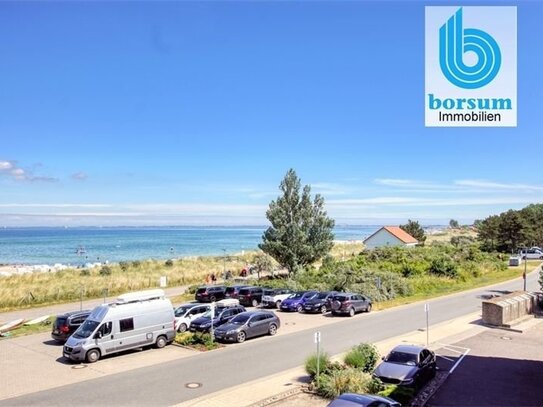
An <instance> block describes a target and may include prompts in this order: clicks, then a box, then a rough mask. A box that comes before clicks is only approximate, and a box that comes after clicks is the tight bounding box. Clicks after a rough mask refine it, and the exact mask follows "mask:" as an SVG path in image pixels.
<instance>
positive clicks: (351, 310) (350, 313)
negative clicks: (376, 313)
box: [349, 308, 354, 317]
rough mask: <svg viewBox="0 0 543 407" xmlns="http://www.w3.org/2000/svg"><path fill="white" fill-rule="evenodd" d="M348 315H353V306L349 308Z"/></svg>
mask: <svg viewBox="0 0 543 407" xmlns="http://www.w3.org/2000/svg"><path fill="white" fill-rule="evenodd" d="M349 316H350V317H354V308H350V309H349Z"/></svg>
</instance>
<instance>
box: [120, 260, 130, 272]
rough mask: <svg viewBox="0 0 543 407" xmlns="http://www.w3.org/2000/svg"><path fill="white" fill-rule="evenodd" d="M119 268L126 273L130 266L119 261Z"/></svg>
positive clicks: (125, 262)
mask: <svg viewBox="0 0 543 407" xmlns="http://www.w3.org/2000/svg"><path fill="white" fill-rule="evenodd" d="M119 267H120V268H121V270H122V271H127V270H128V268H129V267H130V264H129V263H128V262H127V261H121V262H119Z"/></svg>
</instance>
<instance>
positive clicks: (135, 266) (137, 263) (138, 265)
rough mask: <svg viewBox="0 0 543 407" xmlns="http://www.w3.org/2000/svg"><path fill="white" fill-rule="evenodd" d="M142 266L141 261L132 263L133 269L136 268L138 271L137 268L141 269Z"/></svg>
mask: <svg viewBox="0 0 543 407" xmlns="http://www.w3.org/2000/svg"><path fill="white" fill-rule="evenodd" d="M140 266H141V261H139V260H134V261H133V262H132V267H134V268H136V269H137V268H139V267H140Z"/></svg>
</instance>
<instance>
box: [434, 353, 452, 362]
mask: <svg viewBox="0 0 543 407" xmlns="http://www.w3.org/2000/svg"><path fill="white" fill-rule="evenodd" d="M436 356H437V357H438V358H443V359H445V360H448V361H449V362H454V359H450V358H448V357H447V356H443V355H440V354H436Z"/></svg>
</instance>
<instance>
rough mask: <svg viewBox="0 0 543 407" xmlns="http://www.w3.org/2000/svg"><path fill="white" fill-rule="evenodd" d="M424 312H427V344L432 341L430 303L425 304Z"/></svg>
mask: <svg viewBox="0 0 543 407" xmlns="http://www.w3.org/2000/svg"><path fill="white" fill-rule="evenodd" d="M424 312H425V313H426V346H428V345H429V343H430V326H429V324H428V314H429V313H430V304H424Z"/></svg>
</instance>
